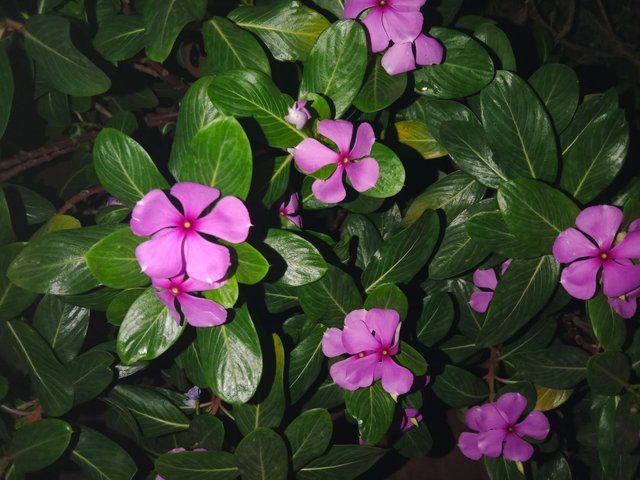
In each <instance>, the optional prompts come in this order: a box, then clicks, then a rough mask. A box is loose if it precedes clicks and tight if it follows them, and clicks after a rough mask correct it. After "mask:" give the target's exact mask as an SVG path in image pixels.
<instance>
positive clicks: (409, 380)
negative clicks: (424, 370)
mask: <svg viewBox="0 0 640 480" xmlns="http://www.w3.org/2000/svg"><path fill="white" fill-rule="evenodd" d="M381 376H382V388H383V389H384V390H385V391H386V392H387V393H390V394H391V395H402V394H405V393H407V392H408V391H409V390H411V385H413V373H411V370H409V369H408V368H405V367H403V366H401V365H398V364H397V363H396V362H394V361H393V360H392V359H391V358H389V357H383V358H382V375H381Z"/></svg>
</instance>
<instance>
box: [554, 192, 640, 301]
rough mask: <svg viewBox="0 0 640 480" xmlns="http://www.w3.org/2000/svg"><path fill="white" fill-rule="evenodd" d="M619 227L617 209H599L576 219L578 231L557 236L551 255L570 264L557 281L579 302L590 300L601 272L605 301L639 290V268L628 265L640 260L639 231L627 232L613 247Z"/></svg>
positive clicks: (568, 231)
mask: <svg viewBox="0 0 640 480" xmlns="http://www.w3.org/2000/svg"><path fill="white" fill-rule="evenodd" d="M621 224H622V211H621V210H620V209H619V208H617V207H613V206H611V205H598V206H595V207H589V208H586V209H584V210H583V211H582V212H581V213H580V215H578V217H577V218H576V226H577V227H578V229H575V228H568V229H566V230H564V231H563V232H561V233H560V235H558V238H556V241H555V243H554V244H553V255H554V256H555V258H556V260H557V261H558V262H561V263H569V264H570V265H568V266H566V267H565V268H564V269H563V270H562V275H561V277H560V283H561V284H562V286H563V287H564V288H565V290H566V291H567V292H569V294H570V295H572V296H574V297H576V298H579V299H581V300H587V299H589V298H591V297H593V295H594V294H595V292H596V278H597V275H598V272H600V270H602V290H603V292H604V294H605V295H606V296H607V297H613V298H617V297H620V296H622V295H625V294H627V293H629V292H631V291H632V290H635V289H636V288H638V287H639V286H640V265H635V264H633V262H632V261H631V259H632V258H640V230H633V231H631V230H630V231H629V232H628V233H627V234H626V236H625V237H624V239H623V240H622V241H620V242H619V243H618V244H617V245H615V246H613V243H614V240H615V239H616V233H617V232H618V228H620V225H621ZM632 225H637V224H636V223H635V222H634V224H632Z"/></svg>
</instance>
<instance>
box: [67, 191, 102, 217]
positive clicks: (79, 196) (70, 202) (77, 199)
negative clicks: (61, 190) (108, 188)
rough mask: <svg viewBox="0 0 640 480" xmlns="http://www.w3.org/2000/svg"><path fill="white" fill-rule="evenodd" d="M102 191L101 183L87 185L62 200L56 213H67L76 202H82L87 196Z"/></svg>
mask: <svg viewBox="0 0 640 480" xmlns="http://www.w3.org/2000/svg"><path fill="white" fill-rule="evenodd" d="M102 192H104V187H103V186H102V185H94V186H93V187H89V188H87V189H85V190H82V191H81V192H79V193H77V194H76V195H74V196H73V197H71V198H70V199H69V200H67V201H66V202H64V205H62V207H60V209H59V210H58V215H62V214H64V213H67V212H68V211H69V210H71V209H72V208H73V207H75V206H76V204H78V203H80V202H82V201H83V200H86V199H87V198H89V197H91V196H93V195H95V194H96V193H102Z"/></svg>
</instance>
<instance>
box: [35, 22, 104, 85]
mask: <svg viewBox="0 0 640 480" xmlns="http://www.w3.org/2000/svg"><path fill="white" fill-rule="evenodd" d="M25 27H26V28H25V30H24V31H23V35H24V38H25V47H26V49H27V53H28V54H29V56H31V58H33V60H34V61H35V62H36V65H37V66H38V69H39V71H40V72H41V73H42V74H43V76H44V77H45V78H46V79H47V82H48V83H50V84H51V85H52V86H53V87H54V88H55V89H56V90H59V91H61V92H62V93H66V94H67V95H75V96H78V97H85V96H90V95H98V94H100V93H104V92H106V91H107V90H109V87H111V81H110V80H109V77H107V76H106V75H105V74H104V73H103V72H102V71H101V70H100V69H99V68H98V67H96V66H95V65H94V64H93V63H92V62H91V61H90V60H89V59H88V58H87V57H85V56H84V55H83V54H82V53H80V51H79V50H78V49H76V47H75V46H74V45H73V43H72V42H71V35H70V32H69V21H68V20H66V19H64V18H62V17H54V16H50V15H34V16H32V17H31V18H29V20H28V21H27V23H26V25H25Z"/></svg>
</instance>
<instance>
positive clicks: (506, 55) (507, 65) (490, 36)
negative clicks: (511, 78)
mask: <svg viewBox="0 0 640 480" xmlns="http://www.w3.org/2000/svg"><path fill="white" fill-rule="evenodd" d="M473 34H474V36H475V37H476V38H477V39H478V40H480V41H481V42H482V43H484V44H485V45H486V46H487V47H489V49H490V50H492V51H493V53H494V54H495V57H497V59H498V60H499V61H500V68H501V69H503V70H511V71H512V72H515V71H516V70H517V69H518V67H517V66H516V57H515V55H514V54H513V49H512V48H511V42H510V41H509V37H507V35H506V34H505V33H504V32H503V31H502V30H501V29H499V28H498V27H496V26H495V25H493V24H492V23H483V24H482V25H479V26H478V27H476V29H475V31H474V32H473Z"/></svg>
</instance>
